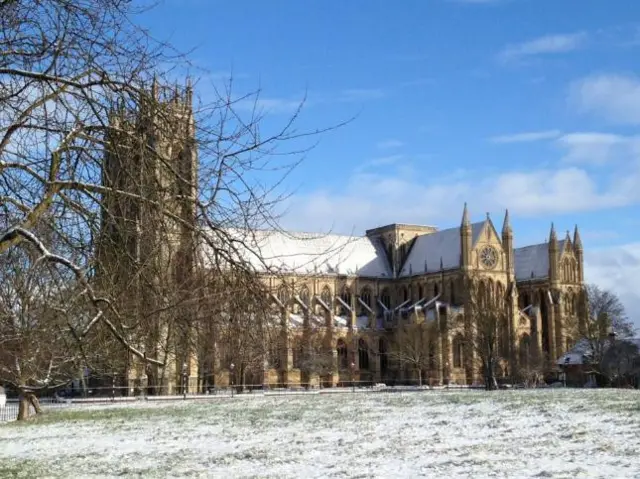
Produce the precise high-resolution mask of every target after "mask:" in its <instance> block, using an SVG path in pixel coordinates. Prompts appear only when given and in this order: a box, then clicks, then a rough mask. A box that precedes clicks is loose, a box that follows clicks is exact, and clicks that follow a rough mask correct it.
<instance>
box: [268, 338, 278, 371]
mask: <svg viewBox="0 0 640 479" xmlns="http://www.w3.org/2000/svg"><path fill="white" fill-rule="evenodd" d="M267 357H268V362H269V367H270V368H273V369H280V342H279V341H273V342H271V344H269V350H268V354H267Z"/></svg>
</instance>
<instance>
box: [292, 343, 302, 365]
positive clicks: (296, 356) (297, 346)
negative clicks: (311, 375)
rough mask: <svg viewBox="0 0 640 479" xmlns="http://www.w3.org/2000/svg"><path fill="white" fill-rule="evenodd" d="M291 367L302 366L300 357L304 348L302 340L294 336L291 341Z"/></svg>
mask: <svg viewBox="0 0 640 479" xmlns="http://www.w3.org/2000/svg"><path fill="white" fill-rule="evenodd" d="M292 353H293V367H294V368H295V369H300V368H301V367H302V358H303V356H304V348H303V344H302V340H301V339H300V338H295V339H294V341H293V348H292Z"/></svg>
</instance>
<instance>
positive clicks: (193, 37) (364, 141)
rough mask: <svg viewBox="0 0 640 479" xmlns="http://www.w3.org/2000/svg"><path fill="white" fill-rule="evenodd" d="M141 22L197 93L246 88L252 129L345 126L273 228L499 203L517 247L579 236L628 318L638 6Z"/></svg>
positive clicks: (439, 220)
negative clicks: (254, 101)
mask: <svg viewBox="0 0 640 479" xmlns="http://www.w3.org/2000/svg"><path fill="white" fill-rule="evenodd" d="M143 21H144V23H145V24H146V25H148V26H149V28H150V29H151V31H152V33H153V34H154V35H155V36H156V37H159V38H162V39H168V40H170V41H171V42H172V43H173V44H175V45H176V46H177V47H178V48H179V49H182V50H187V49H195V50H194V51H193V52H192V53H191V58H192V59H193V60H194V63H195V64H196V65H197V66H198V67H199V68H201V70H200V71H199V72H195V73H194V75H196V76H200V77H201V78H200V81H199V83H198V88H199V89H200V92H201V93H202V94H203V95H206V94H207V91H210V87H209V86H208V83H209V84H210V83H212V82H213V83H215V82H217V81H219V80H220V78H224V77H226V76H228V75H229V73H230V72H233V74H234V77H235V78H234V85H235V88H236V89H237V91H238V93H242V92H245V91H251V90H253V89H255V88H256V87H258V86H259V87H260V89H261V100H260V101H261V106H262V107H263V108H264V109H265V111H266V112H267V113H268V118H267V120H266V121H265V127H266V128H270V127H273V126H275V125H278V124H281V123H282V122H284V121H286V119H287V118H288V115H291V113H292V111H293V110H294V109H295V107H296V106H297V104H298V102H299V101H300V100H301V99H302V98H303V97H304V96H305V95H306V99H307V100H306V104H305V107H304V110H303V113H302V116H301V118H300V120H299V124H298V126H299V128H301V129H304V128H316V127H326V126H331V125H333V124H336V123H338V122H340V121H343V120H345V119H348V118H351V117H352V116H355V119H354V120H353V121H352V122H350V123H349V124H348V125H346V126H344V127H342V128H340V129H338V130H336V131H332V132H329V133H327V134H324V135H322V136H321V137H320V143H319V144H318V146H317V147H315V148H314V149H313V150H312V151H311V152H310V153H308V154H307V155H306V159H305V161H304V163H302V164H301V166H300V167H299V168H297V169H296V171H295V172H294V173H293V174H292V175H291V176H290V177H289V178H288V180H287V183H286V185H285V186H286V188H287V189H288V190H289V191H291V192H293V193H294V195H293V197H292V198H291V200H290V202H289V204H288V212H287V215H286V216H285V218H284V223H285V224H286V225H287V226H288V227H290V228H293V229H295V230H318V231H327V230H328V229H329V228H332V229H333V230H334V231H338V232H346V233H349V232H351V231H355V232H358V233H359V232H362V231H364V229H367V228H370V227H374V226H377V225H380V224H384V223H389V222H394V221H395V222H410V223H426V224H435V225H438V226H440V227H447V226H452V225H455V224H457V223H458V222H459V220H460V214H461V211H462V205H463V203H464V202H465V201H468V202H469V207H470V209H471V212H472V216H473V217H475V218H476V219H480V218H482V217H484V215H485V214H486V212H487V211H488V212H491V214H492V217H493V218H494V219H495V222H496V223H497V225H498V226H499V225H500V224H501V222H502V217H503V214H504V208H505V207H508V208H509V209H510V212H511V217H512V219H513V223H514V229H515V235H516V236H515V239H516V243H517V244H519V245H524V244H528V243H535V242H541V241H543V240H544V238H545V237H546V236H547V235H548V231H549V225H550V222H551V221H554V222H555V224H556V227H557V228H558V229H559V230H560V231H564V230H566V229H573V225H574V224H575V223H578V224H579V225H580V228H581V231H582V237H583V241H584V243H585V248H586V249H587V253H588V254H587V260H588V263H589V265H588V266H589V270H588V273H589V274H590V275H591V276H590V279H594V280H597V281H598V282H600V283H601V284H603V285H604V286H607V287H611V286H613V285H614V284H616V285H617V284H620V283H624V284H625V286H624V288H626V289H624V290H622V292H621V296H623V299H624V300H625V302H626V303H627V305H628V308H629V309H636V307H640V296H639V293H638V290H639V289H640V287H639V286H637V285H638V280H637V278H638V277H640V240H639V239H638V232H639V231H640V216H639V215H638V213H637V209H638V206H639V203H640V135H639V131H638V127H639V126H640V62H639V60H638V58H640V2H636V1H616V2H612V1H606V0H422V1H418V0H413V1H403V2H391V1H381V0H350V1H337V0H334V1H326V0H325V1H322V2H321V1H304V2H294V1H291V0H290V1H284V0H274V1H269V2H265V1H258V0H255V1H236V2H229V1H226V2H220V1H213V0H179V1H178V0H165V2H164V3H163V4H162V5H161V6H160V8H158V9H156V10H154V11H153V12H152V13H150V14H146V15H145V17H144V18H143ZM618 265H622V267H619V266H618Z"/></svg>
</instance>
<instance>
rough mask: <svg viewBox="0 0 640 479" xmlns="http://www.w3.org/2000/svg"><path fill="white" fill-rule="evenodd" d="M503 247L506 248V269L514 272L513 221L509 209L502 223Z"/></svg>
mask: <svg viewBox="0 0 640 479" xmlns="http://www.w3.org/2000/svg"><path fill="white" fill-rule="evenodd" d="M502 249H503V250H504V254H505V259H506V263H507V264H506V265H505V266H506V269H507V271H508V272H509V273H513V268H514V262H513V230H512V229H511V221H510V220H509V210H506V211H505V213H504V222H503V223H502Z"/></svg>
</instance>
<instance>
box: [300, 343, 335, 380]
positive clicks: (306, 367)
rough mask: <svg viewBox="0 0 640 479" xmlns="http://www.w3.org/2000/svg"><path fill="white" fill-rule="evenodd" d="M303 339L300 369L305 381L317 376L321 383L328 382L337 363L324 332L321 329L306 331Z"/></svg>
mask: <svg viewBox="0 0 640 479" xmlns="http://www.w3.org/2000/svg"><path fill="white" fill-rule="evenodd" d="M303 341H305V342H304V343H303V351H302V353H303V354H302V358H301V361H300V370H301V372H302V373H303V375H304V377H305V378H306V380H307V382H311V380H312V378H313V377H314V376H317V377H318V380H319V382H320V384H321V385H323V384H326V383H330V379H329V378H330V377H331V376H332V375H333V374H334V373H336V372H337V371H338V364H337V358H336V356H335V354H334V350H333V348H332V347H331V345H330V343H329V341H328V338H327V337H326V333H325V332H324V331H322V330H312V331H307V337H306V338H304V339H303Z"/></svg>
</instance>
